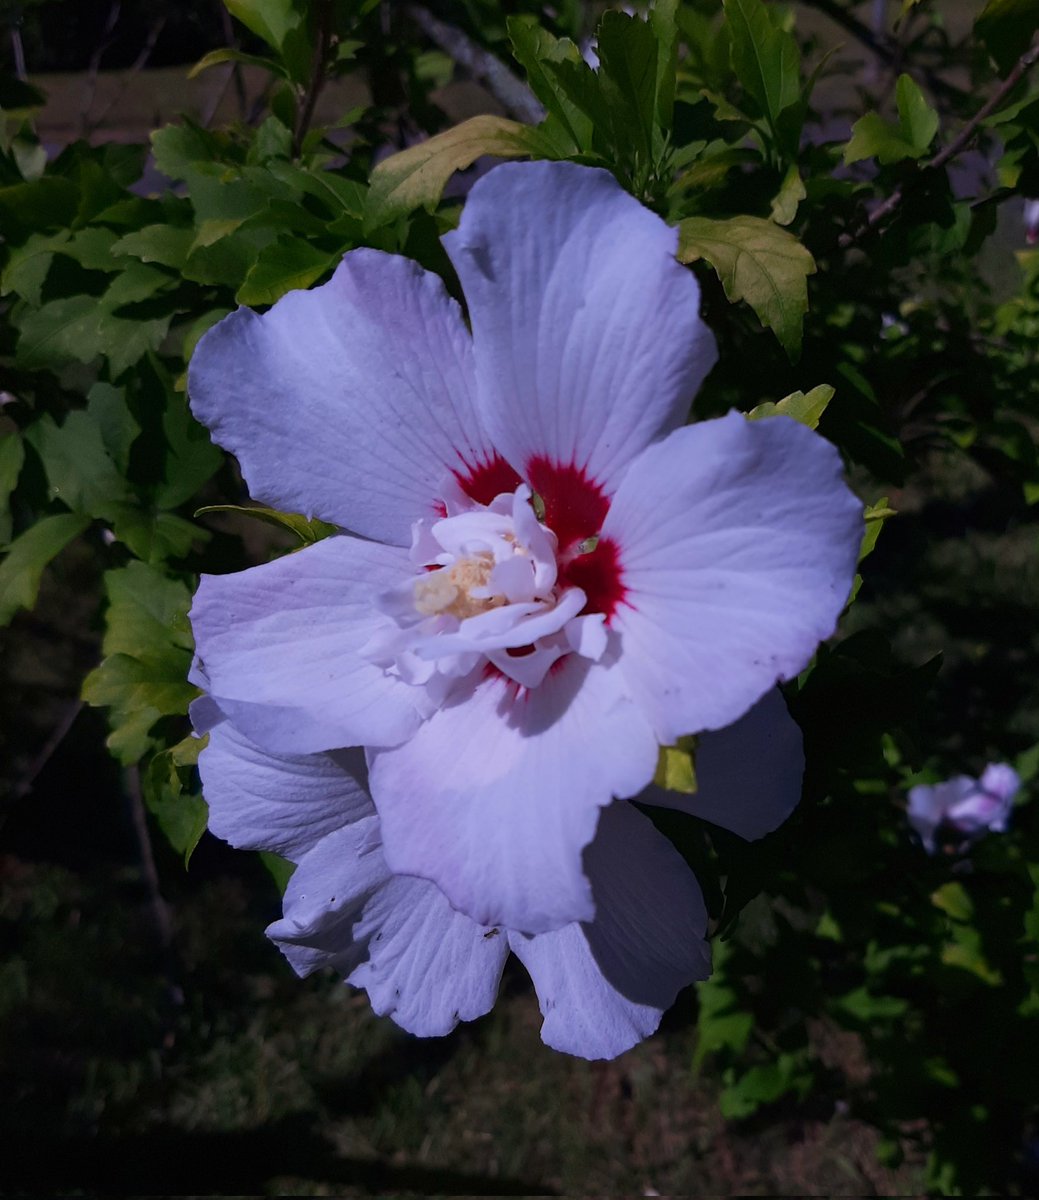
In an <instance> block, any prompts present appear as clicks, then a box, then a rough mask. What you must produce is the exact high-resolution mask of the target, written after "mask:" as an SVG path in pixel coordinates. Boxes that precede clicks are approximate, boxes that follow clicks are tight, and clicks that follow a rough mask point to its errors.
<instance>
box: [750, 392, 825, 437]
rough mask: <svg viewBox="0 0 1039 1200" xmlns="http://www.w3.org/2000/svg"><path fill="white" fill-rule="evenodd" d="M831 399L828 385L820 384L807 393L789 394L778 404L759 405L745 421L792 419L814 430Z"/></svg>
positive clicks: (769, 402)
mask: <svg viewBox="0 0 1039 1200" xmlns="http://www.w3.org/2000/svg"><path fill="white" fill-rule="evenodd" d="M832 399H833V388H832V387H830V385H829V384H828V383H820V384H819V386H818V387H814V388H812V390H811V391H810V392H808V393H805V392H791V393H790V395H789V396H785V397H784V398H783V399H782V400H780V401H779V402H778V403H773V402H772V401H771V400H770V401H767V402H766V403H765V404H759V405H758V406H757V407H756V408H752V409H751V410H750V412H749V413H747V419H748V420H751V421H760V420H761V418H762V417H793V419H794V420H795V421H800V422H801V424H802V425H807V426H808V428H809V429H816V428H817V427H818V425H819V421H820V419H821V418H822V415H823V413H824V412H825V411H826V406H827V405H828V404H829V403H830V401H831V400H832Z"/></svg>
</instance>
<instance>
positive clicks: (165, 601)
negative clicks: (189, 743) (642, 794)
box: [83, 563, 198, 764]
mask: <svg viewBox="0 0 1039 1200" xmlns="http://www.w3.org/2000/svg"><path fill="white" fill-rule="evenodd" d="M105 590H106V592H107V594H108V608H107V610H106V613H105V635H104V639H103V642H102V651H103V653H104V655H105V658H104V660H103V661H102V663H101V665H100V666H99V667H97V668H95V669H94V670H93V671H91V672H90V674H89V675H88V676H87V678H86V679H85V680H84V683H83V699H84V700H86V702H87V703H88V704H92V705H95V706H99V707H106V708H108V709H109V710H110V711H109V714H108V722H109V725H110V727H111V730H112V733H111V736H110V737H109V739H108V743H107V744H108V746H109V748H110V749H111V751H112V753H113V754H114V755H115V756H116V757H117V758H118V759H119V760H120V762H122V763H124V764H129V763H133V762H137V761H138V760H139V759H141V758H143V757H144V755H145V754H147V752H148V751H149V750H150V749H151V748H152V746H153V745H154V742H153V739H152V737H151V729H152V727H153V726H154V724H155V722H156V721H158V720H160V719H161V718H162V717H167V716H174V715H183V714H185V713H186V712H187V711H188V705H189V704H190V703H191V701H192V700H193V699H194V698H195V697H196V696H197V695H198V689H197V688H195V687H193V686H192V685H191V684H190V683H188V681H187V674H188V670H189V668H190V667H191V653H192V645H193V643H192V638H191V630H190V627H189V625H188V620H187V613H188V608H189V606H190V604H191V593H190V592H189V590H188V588H187V587H186V586H185V585H184V584H183V583H181V582H180V581H179V580H176V579H171V578H169V577H168V576H166V575H164V574H163V573H162V572H161V571H158V570H156V569H155V568H153V567H149V566H146V565H145V564H144V563H131V564H130V565H129V566H127V567H121V568H118V569H116V570H113V571H108V572H106V574H105Z"/></svg>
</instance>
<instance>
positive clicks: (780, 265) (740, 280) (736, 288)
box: [678, 216, 815, 360]
mask: <svg viewBox="0 0 1039 1200" xmlns="http://www.w3.org/2000/svg"><path fill="white" fill-rule="evenodd" d="M678 229H679V243H678V257H679V259H680V261H682V262H695V261H696V260H697V259H700V258H702V259H705V260H706V261H707V262H708V263H710V265H711V266H712V267H713V268H714V270H715V272H716V273H717V275H718V278H719V279H720V280H721V282H722V286H723V287H724V288H725V294H726V296H728V298H729V299H730V300H732V301H736V300H745V301H746V302H747V303H748V304H749V305H750V306H751V308H753V309H754V311H755V313H757V316H758V320H760V321H761V323H762V325H765V326H768V327H769V328H770V329H772V330H773V332H774V333H775V335H776V337H777V338H778V339H779V342H780V345H782V347H783V349H784V350H786V352H787V355H788V356H789V357H790V359H791V360H794V359H796V358H797V356H798V355H799V354H800V352H801V327H802V322H803V321H804V315H805V313H806V312H807V311H808V284H807V278H808V276H809V275H811V274H812V273H813V272H814V271H815V260H814V259H813V258H812V256H811V254H810V253H809V252H808V250H807V249H806V248H805V247H804V246H803V245H802V244H801V243H800V242H799V241H798V240H797V238H795V237H794V236H793V234H791V233H788V232H787V231H786V230H785V229H781V228H780V227H779V226H778V225H775V224H773V223H772V222H771V221H766V220H763V219H762V218H761V217H748V216H739V217H729V218H728V219H725V220H716V219H714V218H712V217H687V218H686V219H685V220H684V221H682V222H680V224H679V226H678Z"/></svg>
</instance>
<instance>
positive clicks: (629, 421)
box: [443, 162, 716, 533]
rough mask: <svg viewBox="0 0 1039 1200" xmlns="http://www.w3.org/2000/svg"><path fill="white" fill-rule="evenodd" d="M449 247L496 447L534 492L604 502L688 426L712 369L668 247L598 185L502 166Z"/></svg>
mask: <svg viewBox="0 0 1039 1200" xmlns="http://www.w3.org/2000/svg"><path fill="white" fill-rule="evenodd" d="M443 241H444V245H445V247H446V248H447V252H448V254H449V255H450V256H451V261H452V262H453V263H454V265H455V269H456V270H457V272H458V276H459V278H460V279H461V281H462V290H463V291H464V293H465V298H466V303H467V305H468V307H469V316H470V321H471V324H472V329H473V340H474V349H475V358H476V375H477V381H478V396H479V406H480V413H481V416H482V418H483V421H484V424H485V425H486V427H487V429H488V431H489V433H490V436H491V439H492V440H493V442H494V445H495V446H496V447H497V449H498V450H499V452H500V453H501V454H502V455H504V457H505V458H506V459H507V460H508V461H509V462H510V463H511V464H512V465H513V467H515V468H516V470H517V471H518V472H519V473H520V475H522V476H523V477H524V478H525V479H527V480H528V481H529V482H530V484H531V486H532V487H533V488H534V490H535V491H538V492H543V491H544V490H546V489H545V484H544V483H543V482H542V481H541V480H539V478H538V470H539V467H540V468H541V469H544V467H545V465H546V463H547V465H548V466H549V467H567V466H572V467H575V468H576V469H577V470H578V471H579V472H581V473H583V476H584V478H585V479H586V481H587V482H588V483H590V484H591V485H593V486H595V487H596V488H598V490H599V491H601V492H602V493H604V494H606V495H608V494H610V493H612V492H613V490H614V489H615V488H616V486H617V484H618V482H619V481H620V478H621V476H622V475H623V472H624V469H625V467H626V466H627V464H628V463H629V462H630V461H631V460H632V459H633V458H634V457H635V456H636V455H637V454H638V453H639V451H640V450H642V449H643V447H645V446H646V445H648V444H649V443H650V442H651V441H653V440H654V439H655V438H657V437H659V436H660V435H661V434H662V433H664V432H667V431H668V430H670V429H673V428H675V427H676V426H677V425H678V424H680V423H681V422H682V421H683V420H684V419H685V417H686V415H687V414H688V411H689V406H690V403H691V402H692V399H693V395H694V394H695V392H696V390H697V388H698V387H699V386H700V383H701V382H702V380H703V378H704V376H705V375H706V374H707V372H708V371H709V370H710V368H711V367H712V366H713V365H714V361H715V358H716V350H715V343H714V338H713V336H712V334H711V333H710V331H709V330H708V329H707V327H706V326H705V325H704V324H703V322H702V321H701V320H700V316H699V298H700V294H699V287H698V285H697V282H696V280H695V278H694V277H693V275H692V273H691V272H690V271H689V270H688V269H686V268H685V267H682V266H681V265H680V264H679V263H678V262H677V261H676V259H675V251H676V249H677V245H678V234H677V231H676V230H674V229H672V228H670V227H669V226H668V225H666V224H665V223H664V222H663V221H662V220H661V219H660V218H659V217H657V216H656V215H655V214H653V213H651V212H650V211H649V210H648V209H647V208H645V207H643V206H642V205H641V204H639V202H638V201H637V200H635V199H634V198H633V197H632V196H630V195H628V194H627V193H626V192H625V191H624V190H623V189H622V188H621V187H620V186H619V185H618V183H617V182H616V180H615V179H614V178H613V176H612V175H610V174H609V173H608V172H607V171H601V170H593V169H589V168H587V167H581V166H577V165H575V164H573V163H560V162H537V163H522V164H519V163H506V164H503V165H502V166H499V167H496V168H495V169H494V170H493V171H490V172H489V173H488V174H487V175H486V176H484V178H483V179H481V180H479V181H478V182H477V183H476V184H475V185H474V187H473V189H472V191H471V193H470V195H469V199H468V201H467V203H466V206H465V210H464V212H463V214H462V219H461V222H460V224H459V227H458V229H457V230H456V231H454V232H453V233H450V234H447V235H446V236H445V237H444V239H443ZM586 532H587V533H595V532H596V530H594V529H590V530H587V531H586Z"/></svg>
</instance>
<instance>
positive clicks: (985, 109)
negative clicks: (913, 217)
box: [837, 41, 1039, 250]
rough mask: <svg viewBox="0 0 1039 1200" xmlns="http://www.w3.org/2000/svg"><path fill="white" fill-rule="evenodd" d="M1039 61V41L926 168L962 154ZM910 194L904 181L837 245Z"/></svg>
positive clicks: (866, 229)
mask: <svg viewBox="0 0 1039 1200" xmlns="http://www.w3.org/2000/svg"><path fill="white" fill-rule="evenodd" d="M1037 61H1039V41H1037V42H1035V43H1033V44H1032V46H1031V47H1030V48H1029V49H1028V50H1026V51H1025V53H1024V54H1022V55H1021V57H1020V58H1019V59H1018V60H1017V62H1016V63H1014V66H1013V68H1012V70H1011V71H1010V74H1009V75H1008V76H1007V77H1006V79H1004V80H1003V82H1002V83H1001V84H1000V85H999V87H998V88H997V89H996V90H995V91H994V92H993V93H992V95H991V96H990V97H989V98H988V100H987V101H986V102H985V103H984V104H983V105H982V106H981V108H979V109H978V111H977V112H976V113H975V114H974V116H973V117H971V119H970V120H969V121H968V122H967V124H966V125H964V127H963V128H962V129H961V130H960V132H959V133H958V134H957V136H956V137H955V138H953V140H952V141H951V142H950V143H949V144H948V145H947V146H945V147H944V148H943V149H941V150H939V151H938V153H937V154H936V155H935V156H934V158H932V159H931V161H930V162H929V163H926V164H925V165H924V168H923V169H924V170H925V171H929V170H935V171H936V170H939V169H940V168H941V167H944V166H945V164H946V163H947V162H949V161H950V160H951V159H954V158H955V157H956V156H957V155H958V154H962V153H963V151H964V150H966V148H967V147H968V146H969V145H970V143H971V142H972V141H973V140H974V135H975V134H976V133H977V132H978V128H979V127H980V126H981V124H982V122H983V121H985V120H986V119H987V118H988V117H990V116H991V115H992V114H993V113H994V112H995V111H996V109H997V108H999V106H1000V105H1001V104H1002V103H1003V101H1004V100H1006V98H1007V96H1009V95H1010V93H1011V92H1012V91H1013V90H1014V88H1015V87H1016V86H1017V85H1018V84H1019V83H1020V82H1021V80H1022V79H1023V78H1024V77H1025V75H1026V74H1027V73H1028V72H1029V71H1030V70H1031V69H1032V67H1034V66H1035V64H1036V62H1037ZM905 196H906V189H905V187H904V186H903V185H902V184H899V185H898V187H896V188H895V190H894V191H893V192H892V193H891V195H890V196H888V198H887V199H886V200H885V201H884V202H883V203H882V204H878V205H877V207H876V208H875V209H874V210H873V211H872V212H871V213H870V214H869V217H868V218H867V219H866V221H865V223H864V224H862V225H860V226H859V228H858V229H857V230H855V231H854V232H852V233H842V234H841V236H840V237H839V238H838V239H837V245H838V246H839V247H840V248H841V249H842V250H846V249H847V248H848V247H849V246H853V245H854V244H855V243H856V242H857V241H858V240H859V239H860V238H862V237H865V236H866V235H867V234H868V233H871V232H873V231H874V230H875V229H877V227H878V226H879V225H881V224H882V223H883V222H884V221H886V220H887V218H888V217H890V216H891V214H892V213H893V212H894V211H895V210H896V209H897V208H898V206H899V205H900V204H901V203H902V201H903V200H904V199H905Z"/></svg>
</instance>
